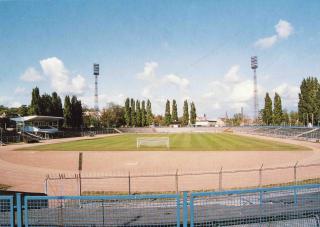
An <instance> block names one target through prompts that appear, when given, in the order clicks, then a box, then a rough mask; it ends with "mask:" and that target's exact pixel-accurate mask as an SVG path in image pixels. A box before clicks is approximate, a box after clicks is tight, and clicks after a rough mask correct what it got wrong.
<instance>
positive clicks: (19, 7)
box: [0, 0, 320, 118]
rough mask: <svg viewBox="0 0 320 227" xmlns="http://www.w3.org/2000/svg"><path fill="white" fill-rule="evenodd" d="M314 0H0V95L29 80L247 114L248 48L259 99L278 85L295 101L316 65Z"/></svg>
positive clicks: (44, 86) (9, 95)
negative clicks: (96, 67)
mask: <svg viewBox="0 0 320 227" xmlns="http://www.w3.org/2000/svg"><path fill="white" fill-rule="evenodd" d="M319 9H320V2H319V1H311V0H310V1H279V0H278V1H244V0H241V1H162V0H161V1H160V0H159V1H0V50H1V51H0V104H3V105H7V106H18V105H20V104H29V103H30V96H31V89H32V88H33V87H35V86H39V87H40V92H41V93H44V92H47V93H51V92H52V91H54V90H56V91H58V93H59V94H60V95H61V96H64V95H66V94H76V95H78V96H79V97H80V98H81V99H82V100H83V102H84V103H85V104H86V105H88V106H93V83H94V81H93V76H92V63H94V62H97V63H100V68H101V72H100V73H101V76H100V78H99V83H100V86H99V96H100V100H99V103H100V107H101V108H102V107H103V106H105V105H106V103H108V102H115V103H120V104H122V103H123V100H124V98H125V97H127V96H129V97H134V98H137V99H147V98H149V99H151V101H152V103H153V109H154V112H156V113H163V112H164V102H165V100H166V99H170V100H172V99H173V98H175V99H176V100H177V102H178V105H179V106H178V108H179V107H180V108H179V110H180V113H181V112H182V101H183V100H184V99H188V100H192V101H194V102H195V103H196V107H197V112H198V115H202V114H204V113H206V114H207V115H208V116H210V117H212V118H214V117H219V116H224V114H225V112H226V111H227V112H228V113H229V114H232V113H235V112H239V111H240V108H241V107H244V111H245V113H246V114H247V115H252V106H253V99H252V86H253V81H252V71H251V69H250V56H252V55H257V56H258V60H259V68H258V85H259V100H260V101H259V102H260V107H262V104H263V96H264V95H265V92H266V91H269V92H270V93H271V94H272V96H273V94H274V92H275V91H277V92H278V93H280V95H281V96H282V98H283V105H284V107H285V108H287V109H289V110H295V109H296V104H297V97H298V92H299V84H300V81H301V80H302V78H303V77H306V76H319V72H320V61H319V59H320V14H319Z"/></svg>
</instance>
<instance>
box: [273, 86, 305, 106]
mask: <svg viewBox="0 0 320 227" xmlns="http://www.w3.org/2000/svg"><path fill="white" fill-rule="evenodd" d="M272 91H273V92H277V93H278V94H279V95H280V96H281V98H282V100H284V101H285V102H286V104H287V105H289V106H296V105H297V103H298V94H299V92H300V88H299V87H298V86H294V85H289V84H286V83H283V84H280V85H279V86H278V87H276V88H274V89H273V90H272Z"/></svg>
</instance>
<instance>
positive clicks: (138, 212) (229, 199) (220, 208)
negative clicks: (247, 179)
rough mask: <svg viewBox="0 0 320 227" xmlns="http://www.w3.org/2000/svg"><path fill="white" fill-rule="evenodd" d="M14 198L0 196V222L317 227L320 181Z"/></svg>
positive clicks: (319, 205)
mask: <svg viewBox="0 0 320 227" xmlns="http://www.w3.org/2000/svg"><path fill="white" fill-rule="evenodd" d="M15 203H16V204H15V206H14V198H13V196H0V226H5V227H8V226H10V227H11V226H12V227H13V226H18V227H22V226H26V227H28V226H79V227H80V226H151V225H152V226H182V225H183V226H184V227H187V226H191V227H192V226H234V225H236V226H237V227H239V226H257V225H258V226H268V225H270V224H271V225H273V226H317V225H318V223H319V217H320V184H316V185H304V186H287V187H274V188H259V189H248V190H232V191H218V192H192V193H188V192H184V193H183V196H180V195H179V194H162V195H122V196H25V197H24V198H23V199H21V196H20V194H17V195H16V199H15ZM14 216H15V217H14Z"/></svg>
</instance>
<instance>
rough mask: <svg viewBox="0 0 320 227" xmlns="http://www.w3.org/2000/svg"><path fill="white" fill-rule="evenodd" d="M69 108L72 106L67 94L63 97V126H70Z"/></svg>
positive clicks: (70, 114) (70, 115)
mask: <svg viewBox="0 0 320 227" xmlns="http://www.w3.org/2000/svg"><path fill="white" fill-rule="evenodd" d="M71 108H72V106H71V101H70V97H69V96H68V95H67V96H66V97H65V98H64V109H63V117H64V127H66V128H70V127H72V113H71Z"/></svg>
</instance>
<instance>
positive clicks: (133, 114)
mask: <svg viewBox="0 0 320 227" xmlns="http://www.w3.org/2000/svg"><path fill="white" fill-rule="evenodd" d="M131 126H132V127H134V126H136V107H135V102H134V99H131Z"/></svg>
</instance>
